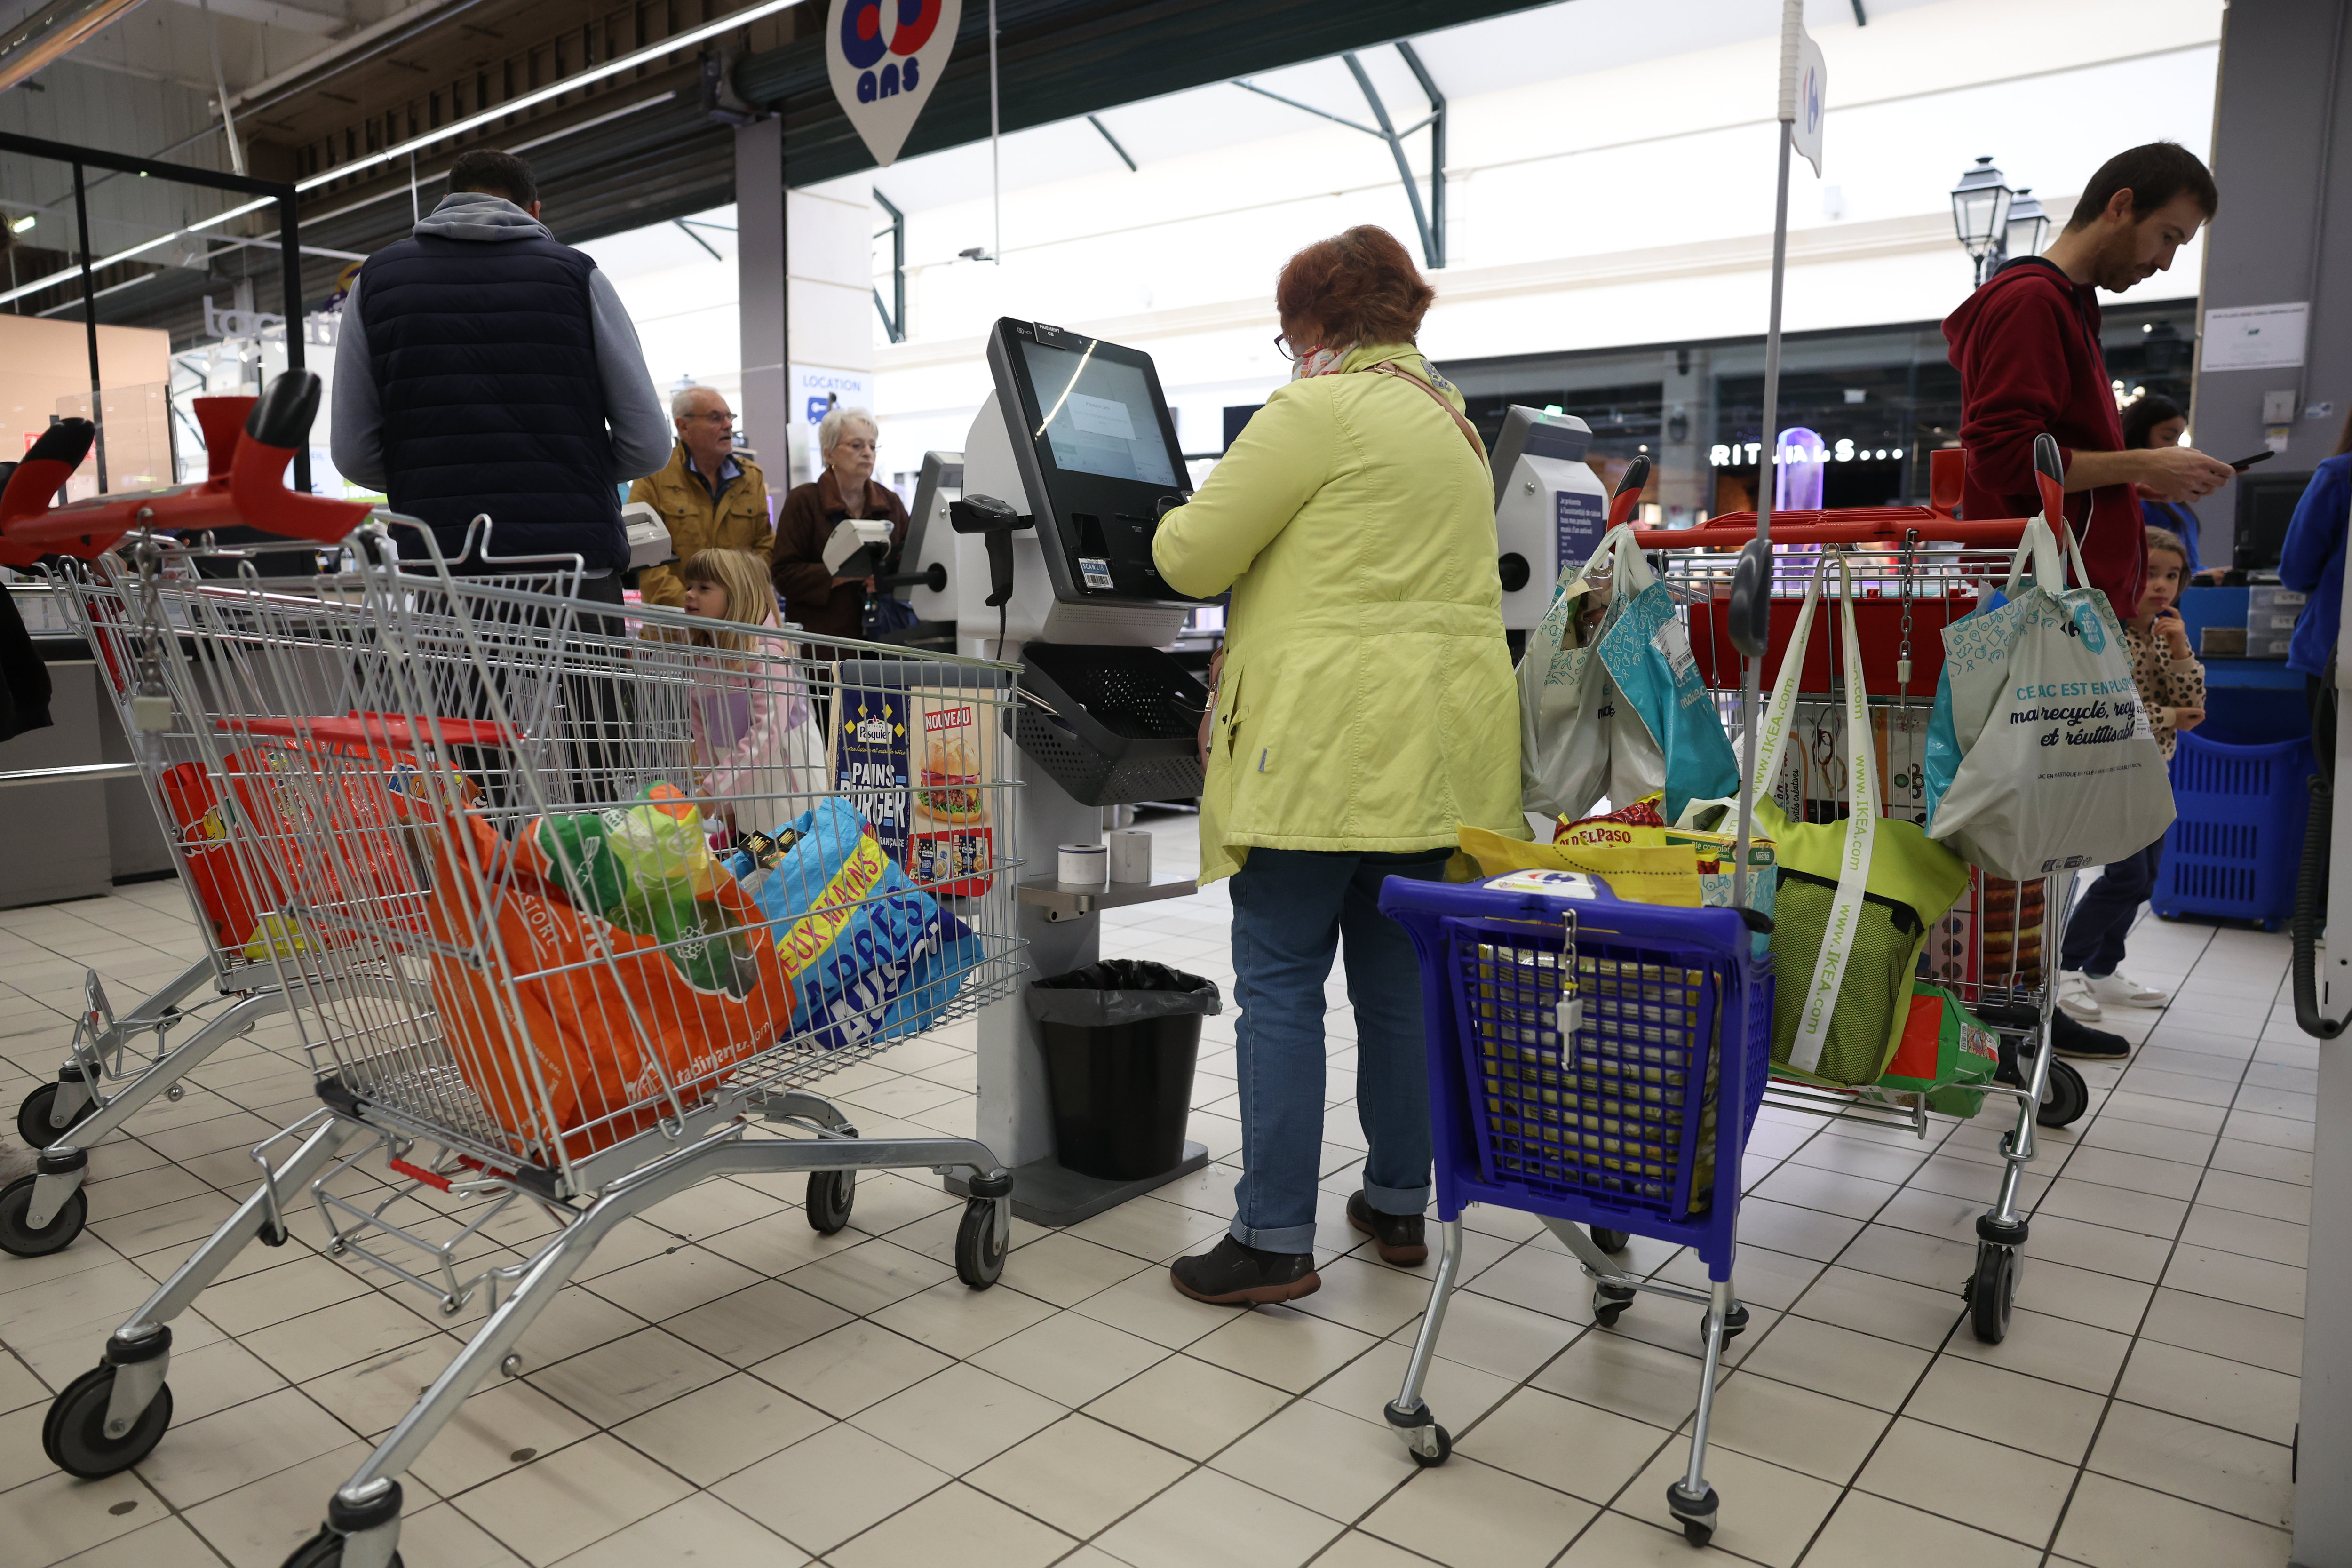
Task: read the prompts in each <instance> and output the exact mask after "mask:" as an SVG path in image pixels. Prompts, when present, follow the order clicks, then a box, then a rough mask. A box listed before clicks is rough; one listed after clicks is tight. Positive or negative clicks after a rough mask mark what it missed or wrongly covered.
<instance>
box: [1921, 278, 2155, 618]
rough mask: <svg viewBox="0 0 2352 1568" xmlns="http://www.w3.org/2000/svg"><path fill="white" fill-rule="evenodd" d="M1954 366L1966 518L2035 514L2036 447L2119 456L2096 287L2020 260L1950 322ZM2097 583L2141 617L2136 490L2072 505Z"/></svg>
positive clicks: (2086, 496)
mask: <svg viewBox="0 0 2352 1568" xmlns="http://www.w3.org/2000/svg"><path fill="white" fill-rule="evenodd" d="M1944 338H1945V340H1946V341H1947V342H1949V343H1950V344H1951V350H1950V353H1949V356H1948V357H1949V358H1950V360H1951V362H1952V367H1953V368H1954V369H1955V370H1957V371H1958V372H1959V373H1960V446H1961V447H1962V448H1963V449H1964V450H1965V451H1966V452H1967V453H1968V479H1967V488H1966V489H1964V490H1963V491H1962V492H1961V497H1960V510H1961V514H1962V515H1963V516H1966V517H1973V518H1997V517H2032V515H2033V514H2034V513H2036V512H2038V511H2040V510H2042V500H2041V496H2040V493H2039V491H2038V490H2037V489H2035V487H2034V482H2033V438H2034V437H2036V436H2039V435H2041V434H2042V432H2043V431H2044V430H2047V431H2048V432H2050V434H2051V435H2053V436H2054V437H2057V438H2058V446H2059V449H2060V451H2061V452H2062V453H2063V456H2064V458H2065V460H2066V461H2067V462H2068V463H2070V464H2071V463H2072V462H2073V461H2074V454H2075V452H2076V451H2078V450H2080V451H2086V452H2120V451H2122V450H2123V446H2124V427H2123V421H2122V420H2121V419H2120V418H2118V417H2117V416H2116V398H2115V391H2114V388H2113V386H2112V384H2111V382H2110V380H2109V377H2108V375H2107V362H2106V358H2105V355H2103V354H2102V353H2100V352H2099V302H2098V296H2097V292H2096V290H2095V289H2093V288H2092V286H2091V285H2089V284H2087V283H2082V284H2078V283H2076V282H2074V280H2073V279H2070V278H2068V277H2067V276H2066V274H2065V273H2064V272H2063V271H2061V270H2060V269H2059V268H2058V267H2057V266H2056V265H2055V264H2053V263H2052V262H2048V261H2044V260H2042V258H2040V257H2027V258H2022V259H2021V260H2018V261H2013V262H2011V263H2010V264H2009V265H2008V266H2006V267H2004V268H2001V269H2000V271H1999V272H1997V273H1995V274H1993V276H1992V278H1991V279H1990V280H1988V281H1987V282H1986V283H1985V285H1984V287H1983V288H1981V289H1978V290H1977V291H1976V292H1975V293H1973V294H1971V295H1969V297H1968V299H1966V300H1962V301H1961V303H1960V307H1959V309H1958V310H1954V311H1953V312H1952V313H1951V314H1950V315H1949V316H1947V317H1946V318H1944ZM2066 516H2067V520H2068V521H2070V522H2071V523H2073V525H2074V537H2075V539H2076V540H2077V541H2078V542H2080V543H2081V545H2082V550H2083V563H2084V565H2085V566H2087V567H2088V568H2090V573H2091V585H2092V586H2093V587H2095V588H2099V589H2102V590H2104V591H2105V594H2106V595H2107V599H2108V602H2109V603H2111V604H2112V605H2115V608H2116V618H2117V619H2119V620H2129V619H2130V618H2131V617H2132V616H2136V615H2137V614H2138V613H2139V595H2140V587H2141V584H2143V583H2144V582H2145V581H2146V579H2147V532H2146V531H2145V528H2144V527H2143V525H2142V523H2141V521H2140V510H2139V492H2138V489H2137V488H2136V487H2134V486H2132V485H2127V484H2123V485H2102V486H2100V487H2099V488H2098V489H2095V490H2087V491H2077V492H2075V493H2074V494H2073V495H2070V496H2068V497H2067V498H2066Z"/></svg>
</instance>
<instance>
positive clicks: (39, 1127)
mask: <svg viewBox="0 0 2352 1568" xmlns="http://www.w3.org/2000/svg"><path fill="white" fill-rule="evenodd" d="M62 1088H63V1086H62V1085H59V1084H54V1083H45V1084H43V1085H41V1087H40V1088H38V1089H35V1090H34V1091H33V1092H32V1093H30V1094H28V1095H26V1097H25V1103H24V1104H22V1105H20V1106H18V1107H17V1108H16V1136H17V1137H19V1138H22V1139H23V1140H24V1141H25V1147H26V1148H27V1149H46V1148H47V1147H48V1146H49V1145H50V1144H52V1143H54V1142H57V1141H58V1139H60V1138H62V1137H64V1136H65V1135H66V1134H67V1133H68V1132H70V1131H73V1130H74V1129H75V1128H77V1127H79V1126H80V1125H81V1124H82V1123H83V1122H85V1121H89V1119H90V1118H91V1117H92V1116H94V1115H96V1114H97V1113H98V1107H97V1106H95V1105H93V1104H91V1103H90V1102H89V1101H88V1100H84V1101H83V1102H82V1108H81V1110H79V1111H77V1112H76V1113H75V1115H74V1119H73V1120H72V1121H68V1123H66V1124H65V1125H64V1126H63V1127H52V1126H51V1125H49V1116H50V1114H51V1112H53V1111H54V1110H56V1109H57V1103H58V1091H59V1090H60V1089H62Z"/></svg>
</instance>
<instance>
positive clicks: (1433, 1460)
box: [1404, 1423, 1454, 1470]
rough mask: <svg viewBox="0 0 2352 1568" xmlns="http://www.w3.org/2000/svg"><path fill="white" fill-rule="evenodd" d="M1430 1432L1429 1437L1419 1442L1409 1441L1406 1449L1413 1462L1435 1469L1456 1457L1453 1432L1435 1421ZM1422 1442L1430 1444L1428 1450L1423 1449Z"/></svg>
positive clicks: (1428, 1468) (1425, 1468)
mask: <svg viewBox="0 0 2352 1568" xmlns="http://www.w3.org/2000/svg"><path fill="white" fill-rule="evenodd" d="M1429 1433H1430V1435H1429V1436H1427V1437H1425V1438H1422V1439H1420V1441H1418V1442H1410V1443H1407V1444H1406V1445H1405V1450H1404V1451H1405V1452H1406V1453H1408V1454H1411V1455H1412V1462H1413V1463H1414V1464H1416V1465H1419V1466H1420V1467H1421V1468H1423V1469H1424V1470H1433V1469H1435V1468H1437V1467H1438V1466H1440V1465H1442V1464H1444V1463H1445V1461H1446V1460H1448V1459H1450V1458H1453V1457H1454V1434H1453V1433H1451V1432H1448V1431H1447V1430H1446V1429H1445V1428H1444V1427H1443V1426H1437V1425H1435V1424H1434V1423H1432V1424H1431V1426H1430V1428H1429ZM1422 1443H1427V1444H1428V1445H1429V1447H1428V1450H1427V1452H1423V1449H1422V1447H1421V1445H1422Z"/></svg>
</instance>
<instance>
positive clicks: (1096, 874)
mask: <svg viewBox="0 0 2352 1568" xmlns="http://www.w3.org/2000/svg"><path fill="white" fill-rule="evenodd" d="M1060 860H1061V872H1060V876H1061V879H1062V880H1063V881H1065V882H1070V883H1075V884H1077V885H1079V886H1081V887H1088V888H1099V887H1101V886H1102V885H1103V870H1104V868H1105V867H1106V866H1107V865H1108V863H1109V860H1110V856H1109V854H1108V852H1107V851H1106V850H1105V849H1104V848H1103V847H1102V846H1101V845H1099V844H1065V845H1063V846H1062V847H1061V852H1060Z"/></svg>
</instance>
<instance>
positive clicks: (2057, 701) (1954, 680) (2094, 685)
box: [1922, 509, 2173, 880]
mask: <svg viewBox="0 0 2352 1568" xmlns="http://www.w3.org/2000/svg"><path fill="white" fill-rule="evenodd" d="M2029 559H2030V560H2031V561H2032V565H2033V572H2032V577H2031V578H2030V579H2029V578H2028V577H2027V576H2026V575H2025V567H2026V563H2027V562H2028V560H2029ZM2070 559H2071V560H2072V561H2073V562H2074V577H2075V582H2076V584H2077V585H2076V586H2074V587H2073V588H2069V587H2067V586H2066V573H2065V565H2066V562H2067V561H2068V560H2070ZM2089 581H2090V579H2089V576H2088V574H2086V573H2085V572H2084V567H2083V556H2082V552H2081V551H2080V550H2078V549H2076V548H2075V545H2074V532H2073V531H2072V530H2071V529H2070V530H2067V531H2066V534H2065V548H2064V549H2063V552H2062V551H2061V549H2060V547H2059V542H2058V535H2057V533H2056V532H2055V531H2053V528H2052V526H2051V523H2050V521H2049V519H2048V512H2047V510H2046V509H2045V512H2044V514H2043V515H2042V516H2040V517H2036V518H2034V519H2033V520H2032V521H2031V522H2029V523H2027V524H2026V525H2025V537H2024V539H2023V540H2022V541H2021V542H2020V543H2019V545H2018V548H2017V553H2016V555H2015V556H2014V557H2013V558H2012V559H2011V563H2010V568H2009V582H2008V584H2007V587H2006V588H2005V589H2004V591H2003V592H2002V594H2000V595H1997V596H1996V597H1995V599H1994V600H1993V602H1991V603H1990V604H1988V605H1986V606H1985V607H1984V608H1982V609H1979V610H1978V611H1976V612H1975V613H1974V614H1972V615H1968V616H1962V617H1961V618H1960V619H1959V620H1958V621H1955V622H1953V623H1952V624H1951V625H1950V626H1947V627H1945V628H1944V672H1943V674H1942V676H1941V677H1939V678H1938V679H1937V685H1936V706H1935V710H1934V711H1933V713H1932V714H1931V715H1930V717H1929V720H1928V725H1927V757H1926V766H1925V767H1924V768H1923V769H1922V772H1923V773H1925V775H1926V780H1927V787H1926V795H1927V834H1928V837H1931V838H1936V839H1939V840H1942V841H1944V842H1946V843H1948V844H1949V845H1950V846H1951V847H1952V848H1953V849H1955V850H1957V851H1958V853H1959V854H1960V856H1961V857H1962V858H1965V859H1967V860H1968V861H1969V863H1970V864H1972V865H1976V866H1981V867H1982V868H1984V869H1986V870H1987V871H1989V872H1990V873H1992V874H1993V875H1994V876H1996V877H2004V878H2008V879H2012V880H2025V879H2031V878H2035V877H2041V876H2044V875H2047V874H2048V873H2050V872H2053V871H2062V870H2065V869H2068V868H2072V867H2075V866H2097V865H2105V864H2106V863H2107V862H2109V861H2112V860H2121V859H2123V858H2126V856H2130V855H2133V854H2137V852H2138V851H2140V850H2142V849H2145V848H2147V847H2148V846H2149V845H2151V844H2153V843H2155V842H2156V841H2157V840H2158V839H2159V838H2161V837H2164V834H2165V830H2166V829H2167V828H2168V827H2170V826H2172V818H2173V805H2172V781H2171V777H2170V774H2169V773H2168V770H2167V768H2166V765H2165V761H2164V753H2163V752H2162V750H2161V749H2160V748H2159V747H2158V745H2157V743H2156V736H2155V735H2154V733H2153V732H2152V731H2150V729H2149V726H2148V721H2147V713H2146V711H2145V710H2143V708H2142V706H2141V703H2140V698H2139V683H2138V681H2137V679H2135V677H2134V676H2133V673H2132V659H2131V653H2130V649H2129V647H2128V646H2127V645H2126V643H2125V641H2124V632H2123V626H2122V623H2120V622H2119V621H2117V620H2116V613H2115V608H2114V606H2113V605H2110V604H2109V603H2108V601H2107V596H2106V595H2105V594H2104V593H2102V592H2101V591H2099V590H2098V589H2096V588H2093V587H2091V586H2089Z"/></svg>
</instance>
